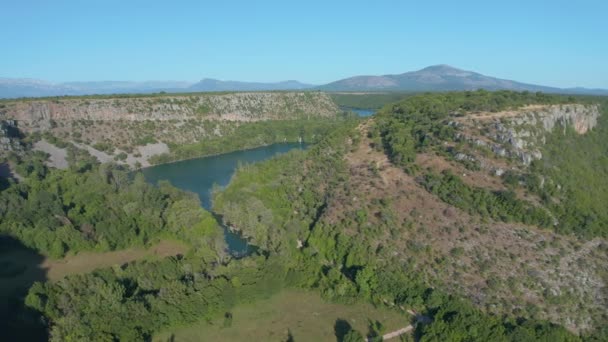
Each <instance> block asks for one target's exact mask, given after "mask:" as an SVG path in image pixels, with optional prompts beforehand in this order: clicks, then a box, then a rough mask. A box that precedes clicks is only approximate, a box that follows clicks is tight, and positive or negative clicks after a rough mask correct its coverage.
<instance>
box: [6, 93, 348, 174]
mask: <svg viewBox="0 0 608 342" xmlns="http://www.w3.org/2000/svg"><path fill="white" fill-rule="evenodd" d="M339 112H340V110H339V108H338V107H337V106H336V104H335V103H334V102H333V101H332V100H331V98H330V97H329V96H327V95H326V94H324V93H319V92H265V93H264V92H249V93H214V94H211V93H206V94H185V95H148V96H145V95H144V96H132V95H117V96H95V97H71V98H49V99H33V100H10V101H8V100H7V101H0V120H11V122H15V123H17V124H18V125H19V129H20V130H21V131H23V132H24V133H25V134H32V133H34V132H37V133H41V134H44V135H51V136H53V137H55V138H59V139H60V140H62V141H64V142H68V143H73V144H74V145H75V146H77V147H79V148H81V149H84V150H87V151H88V152H89V153H91V154H92V155H94V156H96V157H97V158H98V159H99V160H100V161H102V162H105V161H110V160H116V158H118V161H119V162H124V163H127V164H130V165H136V164H141V165H143V166H146V165H149V162H148V159H149V158H151V157H153V156H157V155H161V154H170V153H171V152H172V150H173V147H176V146H184V145H188V144H200V143H203V144H204V143H206V142H208V141H209V140H210V139H217V138H218V137H224V138H227V137H229V136H230V135H232V134H236V131H237V128H238V127H239V126H242V125H243V124H244V123H246V122H261V121H264V122H265V123H260V124H266V123H267V124H268V125H265V127H271V126H272V125H271V123H272V122H270V121H274V122H277V121H285V123H286V121H291V120H302V122H303V121H304V120H305V121H306V122H307V123H314V122H315V121H316V120H317V119H324V118H336V117H337V116H338V115H337V114H338V113H339ZM295 124H296V123H295V121H294V125H295ZM256 127H257V126H256ZM265 132H267V134H266V135H272V134H275V135H280V134H279V132H274V133H273V132H272V129H270V128H268V129H266V131H265ZM240 138H241V139H243V137H240ZM249 138H250V140H251V139H254V138H255V137H253V138H252V137H249ZM275 138H276V137H275ZM276 139H278V138H276ZM276 139H275V140H276ZM262 140H263V139H261V138H260V141H259V142H258V143H257V144H258V145H261V144H264V143H267V142H266V141H265V140H264V141H262ZM273 141H274V140H273ZM250 143H251V142H250ZM254 145H255V144H254ZM169 146H172V147H171V148H170V147H169ZM247 146H249V145H247ZM45 152H48V151H45ZM193 154H195V153H194V152H190V153H188V154H187V156H188V157H191V156H192V155H193ZM125 155H126V157H125ZM179 158H181V157H172V158H170V159H179Z"/></svg>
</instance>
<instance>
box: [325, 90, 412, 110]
mask: <svg viewBox="0 0 608 342" xmlns="http://www.w3.org/2000/svg"><path fill="white" fill-rule="evenodd" d="M412 95H414V94H412V93H364V94H361V93H350V94H349V93H329V96H331V98H332V100H334V102H335V103H336V104H337V105H338V106H340V107H347V108H361V109H379V108H382V107H384V106H385V105H387V104H389V103H393V102H397V101H399V100H403V99H404V98H407V97H409V96H412Z"/></svg>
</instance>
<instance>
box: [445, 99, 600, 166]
mask: <svg viewBox="0 0 608 342" xmlns="http://www.w3.org/2000/svg"><path fill="white" fill-rule="evenodd" d="M599 115H600V111H599V107H598V106H597V105H582V104H564V105H550V106H538V105H536V106H528V107H525V108H523V109H520V110H517V111H506V112H498V113H481V114H472V115H468V116H465V117H463V118H460V119H458V120H457V121H456V122H454V124H455V125H456V126H457V127H458V128H459V131H460V132H459V134H458V135H457V138H458V139H459V140H466V141H469V142H472V143H474V144H475V145H477V146H482V147H487V148H489V149H490V150H492V151H493V152H494V153H495V154H496V155H497V156H499V157H508V158H511V159H516V160H519V161H520V162H521V163H523V164H524V165H529V164H530V163H531V162H532V161H533V160H535V159H541V158H542V153H541V151H540V150H541V147H542V145H543V144H545V141H546V136H547V134H549V133H551V132H553V131H554V130H555V129H558V128H559V129H562V130H564V131H565V130H566V129H568V128H572V129H574V131H575V132H577V133H578V134H585V133H587V132H588V131H589V130H591V129H593V128H594V127H595V126H596V125H597V119H598V117H599Z"/></svg>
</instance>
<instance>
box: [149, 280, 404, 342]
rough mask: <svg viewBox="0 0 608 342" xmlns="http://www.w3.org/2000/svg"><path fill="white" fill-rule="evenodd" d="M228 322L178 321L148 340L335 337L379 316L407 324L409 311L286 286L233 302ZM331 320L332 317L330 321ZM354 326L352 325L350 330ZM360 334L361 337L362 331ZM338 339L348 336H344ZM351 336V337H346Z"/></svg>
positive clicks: (386, 322)
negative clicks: (187, 323)
mask: <svg viewBox="0 0 608 342" xmlns="http://www.w3.org/2000/svg"><path fill="white" fill-rule="evenodd" d="M229 317H232V324H231V325H230V326H229V327H226V326H225V324H224V322H225V321H226V319H225V316H224V317H217V318H215V319H213V320H211V321H201V322H198V323H196V324H194V325H191V326H185V327H177V328H175V329H170V330H168V331H167V332H165V333H161V334H158V335H157V336H155V337H154V339H153V341H157V342H161V341H162V342H164V341H168V340H170V339H171V338H173V339H174V340H175V341H184V342H186V341H192V342H196V341H200V340H201V336H204V337H205V339H206V340H210V341H247V340H251V341H275V340H276V341H287V340H288V335H290V336H291V337H292V339H293V341H336V339H337V337H341V335H342V330H341V328H342V327H344V328H345V329H351V330H350V331H349V332H348V333H347V334H351V335H354V334H356V332H357V331H361V332H367V331H368V330H369V322H374V321H380V322H381V323H382V325H383V326H384V327H385V330H387V331H393V330H397V329H400V328H403V327H405V326H407V325H408V324H409V318H410V317H409V314H407V313H400V312H398V311H395V310H389V309H387V308H382V307H374V306H372V305H371V304H369V303H363V302H360V303H355V304H353V305H345V304H338V303H330V302H327V301H324V300H323V299H322V298H320V296H319V295H318V294H317V293H316V292H313V291H304V290H298V289H286V290H283V291H281V292H280V293H278V294H276V295H273V296H272V297H271V298H269V299H265V300H261V301H256V302H254V303H246V304H239V305H236V306H235V307H234V308H232V309H231V310H230V316H229ZM334 322H335V323H334ZM353 329H354V330H353ZM359 336H360V338H361V339H360V340H358V341H363V340H362V337H361V335H360V334H359ZM343 338H344V339H343V340H342V341H349V340H347V339H346V337H345V336H344V337H343ZM350 341H355V340H350Z"/></svg>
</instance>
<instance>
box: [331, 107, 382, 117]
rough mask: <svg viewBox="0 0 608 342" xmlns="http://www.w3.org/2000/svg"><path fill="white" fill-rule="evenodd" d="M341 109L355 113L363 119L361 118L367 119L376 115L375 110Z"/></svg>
mask: <svg viewBox="0 0 608 342" xmlns="http://www.w3.org/2000/svg"><path fill="white" fill-rule="evenodd" d="M340 109H342V110H344V111H347V112H353V113H355V114H357V115H359V117H361V118H366V117H368V116H372V115H374V113H376V111H375V110H374V109H365V108H352V107H340Z"/></svg>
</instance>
